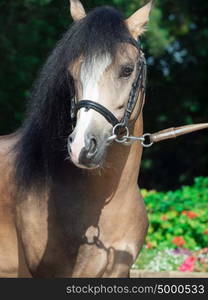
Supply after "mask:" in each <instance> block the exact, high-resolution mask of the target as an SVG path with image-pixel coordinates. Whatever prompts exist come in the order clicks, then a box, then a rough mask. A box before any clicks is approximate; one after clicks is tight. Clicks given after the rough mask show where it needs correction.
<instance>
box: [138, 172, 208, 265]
mask: <svg viewBox="0 0 208 300" xmlns="http://www.w3.org/2000/svg"><path fill="white" fill-rule="evenodd" d="M142 195H143V197H144V201H145V203H146V207H147V211H148V216H149V222H150V226H149V230H148V235H147V237H146V244H145V246H144V247H143V250H142V252H141V254H140V257H139V259H138V260H137V262H136V264H135V265H134V267H135V268H142V269H143V268H145V269H149V270H152V271H159V270H160V271H162V270H169V271H170V270H177V269H178V268H179V266H180V265H181V264H182V263H183V261H184V259H185V258H186V259H187V261H188V262H189V260H191V258H192V253H196V251H201V249H205V248H207V247H208V178H204V177H199V178H196V179H195V181H194V185H193V186H190V187H189V186H183V187H182V188H181V189H180V190H176V191H169V192H167V193H163V192H156V191H150V192H148V191H146V190H142ZM156 262H157V263H156ZM184 264H185V266H186V265H187V263H186V261H185V263H184ZM182 266H183V265H182ZM206 268H207V267H206Z"/></svg>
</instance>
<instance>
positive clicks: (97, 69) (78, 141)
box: [71, 55, 112, 164]
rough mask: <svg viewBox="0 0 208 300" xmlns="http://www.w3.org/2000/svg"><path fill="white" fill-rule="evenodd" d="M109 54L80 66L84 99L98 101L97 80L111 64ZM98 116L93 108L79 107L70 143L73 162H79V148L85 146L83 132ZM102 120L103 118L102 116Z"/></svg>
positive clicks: (84, 132)
mask: <svg viewBox="0 0 208 300" xmlns="http://www.w3.org/2000/svg"><path fill="white" fill-rule="evenodd" d="M111 62H112V59H111V57H110V55H103V56H97V57H95V58H93V60H92V61H90V62H88V61H85V62H84V63H83V65H82V66H81V78H80V79H81V83H82V87H83V95H82V98H83V99H84V100H92V101H94V102H99V98H100V91H99V82H100V80H101V78H102V75H103V73H104V72H105V70H106V69H107V67H108V66H109V65H110V64H111ZM98 117H100V116H99V113H97V112H96V111H94V110H89V111H86V110H85V108H82V109H80V111H79V116H78V121H77V125H76V128H75V132H76V135H75V138H74V141H73V143H72V144H71V159H72V160H73V162H74V163H76V164H77V163H78V162H79V155H80V152H81V150H82V149H83V148H84V147H85V134H86V131H87V128H88V127H89V126H90V124H91V123H92V122H93V121H94V120H96V119H97V118H98ZM103 120H104V118H103Z"/></svg>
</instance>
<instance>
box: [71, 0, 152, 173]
mask: <svg viewBox="0 0 208 300" xmlns="http://www.w3.org/2000/svg"><path fill="white" fill-rule="evenodd" d="M70 2H71V16H72V18H73V19H74V21H75V24H74V26H75V27H77V30H75V35H76V37H77V39H76V42H77V41H79V37H80V40H81V39H82V38H83V35H85V39H86V35H87V40H86V43H85V44H84V47H83V51H82V52H81V55H79V56H78V57H77V58H76V59H75V60H74V61H73V62H71V63H70V65H69V68H68V71H69V73H70V76H71V77H72V78H73V81H74V90H75V95H74V99H73V103H72V110H73V111H72V114H73V117H74V118H75V126H74V129H73V132H72V133H71V134H70V136H69V138H68V152H69V155H70V158H71V160H72V162H73V163H74V164H75V165H76V166H78V167H80V168H87V169H94V168H98V167H100V166H102V164H103V162H104V160H105V154H106V151H107V148H108V145H109V144H110V143H111V140H110V139H109V138H110V136H112V130H113V128H114V127H115V126H116V125H118V124H121V125H122V124H123V125H125V126H123V127H126V126H127V127H128V124H127V123H128V122H131V121H133V120H135V119H136V117H137V116H138V110H139V108H141V101H140V100H141V99H138V98H139V93H136V91H134V90H135V89H137V86H136V87H135V81H136V83H137V85H138V84H139V83H138V81H139V80H141V79H139V78H138V77H139V76H140V74H139V72H141V70H139V68H140V66H139V63H140V59H141V56H142V51H141V49H140V48H139V46H138V38H139V36H141V34H142V33H143V32H144V31H145V25H146V24H147V22H148V19H149V14H150V11H151V7H152V2H149V3H148V4H147V5H145V6H144V7H143V8H141V9H139V10H137V11H136V12H135V13H134V14H133V15H132V16H130V17H129V18H128V19H127V20H125V19H124V18H123V17H122V16H121V15H120V13H118V12H117V11H116V10H114V9H113V8H110V7H102V8H98V9H96V10H94V11H92V12H90V13H89V14H86V12H85V10H84V8H83V6H82V4H81V3H80V1H75V0H71V1H70ZM132 89H134V90H133V91H132ZM132 94H133V96H134V98H135V96H136V99H133V100H134V102H135V103H133V105H132V107H131V109H132V111H131V112H130V115H129V116H128V118H129V119H128V120H125V122H126V123H124V117H126V111H127V109H128V106H129V102H130V99H131V101H132V102H133V100H132ZM137 99H138V101H135V100H137ZM121 127H122V126H121Z"/></svg>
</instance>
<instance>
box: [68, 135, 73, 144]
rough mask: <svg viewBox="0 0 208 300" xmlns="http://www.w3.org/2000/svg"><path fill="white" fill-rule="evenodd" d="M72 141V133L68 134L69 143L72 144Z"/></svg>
mask: <svg viewBox="0 0 208 300" xmlns="http://www.w3.org/2000/svg"><path fill="white" fill-rule="evenodd" d="M73 141H74V133H72V134H70V135H69V137H68V142H69V144H72V143H73Z"/></svg>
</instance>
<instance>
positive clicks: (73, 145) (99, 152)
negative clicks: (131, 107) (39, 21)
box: [68, 132, 106, 169]
mask: <svg viewBox="0 0 208 300" xmlns="http://www.w3.org/2000/svg"><path fill="white" fill-rule="evenodd" d="M75 137H76V132H73V133H72V134H71V135H70V136H69V137H68V153H69V155H70V158H71V161H72V162H73V163H74V164H75V165H76V166H77V167H79V168H84V169H95V168H98V167H100V166H101V165H102V164H103V161H104V158H105V148H106V147H105V146H104V145H105V143H104V142H103V141H102V140H101V138H99V137H98V136H96V135H92V134H90V133H89V134H86V135H85V137H84V142H83V143H82V144H81V145H80V144H79V142H77V141H76V138H75Z"/></svg>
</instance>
